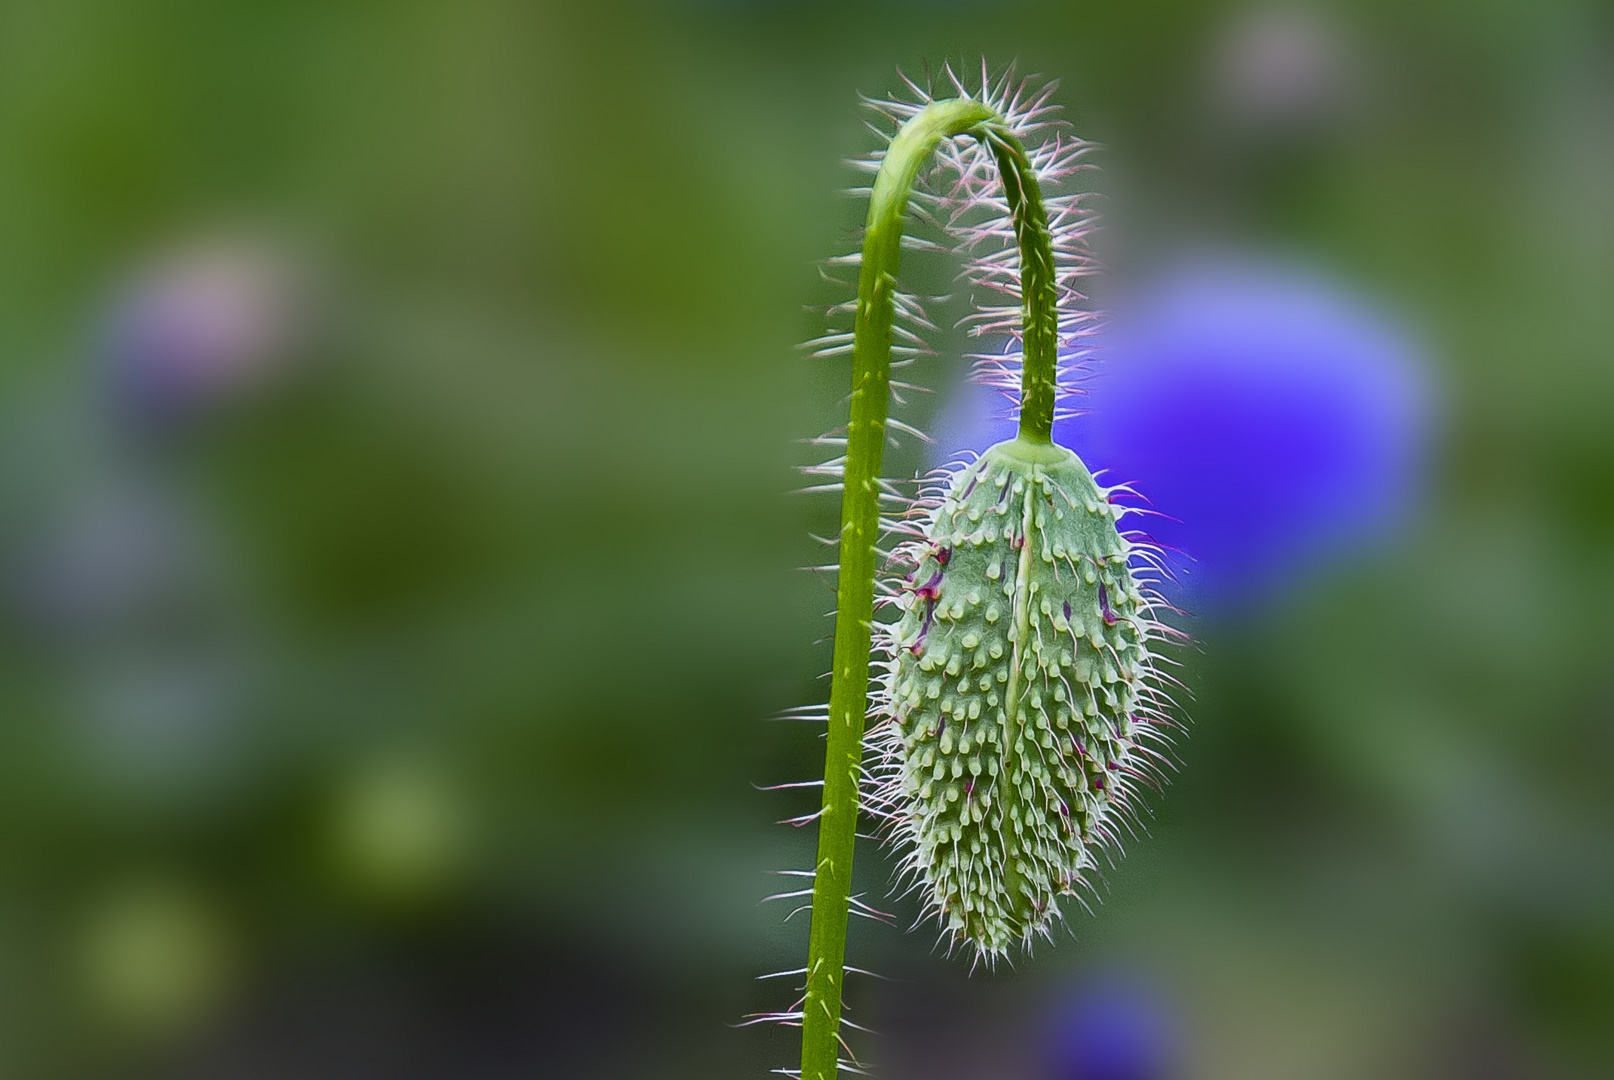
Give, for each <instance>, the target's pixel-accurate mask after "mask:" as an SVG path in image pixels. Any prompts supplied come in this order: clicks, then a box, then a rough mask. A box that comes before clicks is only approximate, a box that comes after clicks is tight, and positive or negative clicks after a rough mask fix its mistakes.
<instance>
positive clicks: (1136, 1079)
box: [1042, 973, 1177, 1080]
mask: <svg viewBox="0 0 1614 1080" xmlns="http://www.w3.org/2000/svg"><path fill="white" fill-rule="evenodd" d="M1175 1026H1176V1025H1175V1022H1174V1018H1173V1016H1172V1011H1171V1009H1170V1007H1169V1005H1168V1004H1167V1002H1166V1001H1165V1000H1164V999H1163V998H1162V996H1161V995H1160V994H1159V993H1158V992H1157V991H1156V990H1155V989H1154V988H1153V987H1151V986H1149V985H1148V984H1147V983H1145V982H1144V981H1143V980H1141V979H1139V978H1137V977H1134V976H1131V975H1127V974H1118V973H1108V974H1102V975H1098V976H1092V977H1089V978H1088V979H1086V980H1084V981H1083V982H1082V983H1081V984H1080V985H1079V986H1077V987H1075V988H1074V989H1073V990H1069V991H1067V992H1065V993H1064V994H1063V995H1061V996H1060V997H1058V998H1056V999H1055V1001H1054V1003H1053V1005H1052V1007H1051V1008H1049V1010H1048V1012H1047V1014H1046V1015H1045V1017H1044V1020H1043V1035H1042V1050H1043V1059H1044V1065H1045V1067H1046V1068H1045V1073H1044V1075H1046V1076H1047V1077H1048V1078H1049V1080H1167V1078H1168V1077H1170V1076H1172V1075H1174V1073H1175V1071H1176V1070H1175V1060H1176V1056H1177V1045H1176V1044H1177V1037H1176V1031H1175Z"/></svg>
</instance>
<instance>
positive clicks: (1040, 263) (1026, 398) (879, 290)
mask: <svg viewBox="0 0 1614 1080" xmlns="http://www.w3.org/2000/svg"><path fill="white" fill-rule="evenodd" d="M959 136H970V137H972V138H976V139H979V140H981V141H982V142H983V143H985V144H986V145H987V146H989V147H990V148H991V150H992V154H993V157H994V159H995V160H996V161H997V165H998V173H999V177H1000V179H1001V181H1002V184H1003V188H1004V192H1005V195H1006V197H1007V201H1008V204H1009V210H1010V213H1011V215H1012V218H1013V222H1014V230H1015V236H1016V240H1017V242H1018V245H1019V252H1020V275H1021V296H1022V297H1023V311H1022V334H1023V345H1024V360H1023V365H1022V369H1021V388H1020V438H1021V439H1022V440H1023V441H1026V442H1031V443H1039V444H1046V443H1049V442H1051V441H1052V431H1053V418H1054V400H1055V396H1056V387H1055V382H1056V371H1057V363H1058V360H1057V357H1058V336H1059V312H1058V289H1057V282H1056V277H1055V264H1054V252H1053V241H1052V237H1051V235H1050V233H1049V228H1048V215H1047V212H1046V210H1045V209H1044V207H1043V203H1042V190H1041V187H1040V185H1039V184H1038V182H1037V177H1036V172H1035V170H1034V169H1033V168H1032V166H1031V162H1030V160H1029V159H1028V158H1027V156H1026V152H1025V149H1024V147H1022V146H1021V145H1020V142H1019V140H1018V139H1016V138H1015V137H1014V135H1013V134H1011V133H1010V131H1009V130H1008V127H1007V125H1006V124H1005V122H1004V120H1003V117H1001V116H1000V115H999V114H998V113H997V112H996V111H995V110H994V109H992V108H990V107H989V106H987V105H984V104H982V103H981V102H978V101H973V100H971V99H969V98H953V99H949V100H946V101H933V102H931V103H930V104H928V105H927V106H925V108H924V109H922V110H921V111H920V112H919V113H918V114H916V115H915V116H913V117H912V118H911V119H909V120H908V121H907V122H906V123H905V124H903V125H902V127H901V129H900V130H899V131H898V132H897V134H896V137H895V138H893V139H892V141H891V145H890V146H889V147H888V148H887V150H886V154H885V157H884V159H883V161H882V162H881V165H880V171H879V173H878V174H877V175H876V177H875V180H874V190H873V193H872V194H871V196H870V199H869V216H868V223H867V229H866V232H865V234H864V239H863V260H862V269H861V271H860V274H859V277H858V289H857V315H856V321H855V323H854V327H853V331H854V337H853V341H854V344H853V349H852V400H851V417H850V423H849V425H848V427H847V433H846V464H845V478H844V479H845V485H844V489H843V492H842V496H841V531H840V544H841V551H840V580H839V582H838V584H837V587H836V611H835V651H834V661H833V669H832V673H831V680H832V681H831V684H830V698H829V732H828V737H827V738H828V745H827V748H826V751H825V759H824V805H823V811H822V814H821V816H820V818H819V825H818V858H817V862H816V864H815V875H814V880H813V907H812V930H811V933H810V935H809V940H808V946H807V985H806V997H805V999H804V1002H803V1006H802V1049H801V1076H802V1078H803V1080H835V1077H836V1075H837V1073H838V1072H839V1069H840V1045H839V1044H840V1025H841V983H842V980H843V978H844V971H845V960H846V924H847V918H848V913H849V910H848V909H849V906H850V898H851V887H852V853H853V848H854V846H855V843H856V839H857V815H858V787H859V778H860V770H861V763H862V756H863V728H864V721H865V719H866V717H867V713H868V705H869V661H870V650H871V647H872V634H873V622H874V578H875V573H876V571H877V570H878V564H877V554H876V550H875V545H876V541H877V540H878V536H879V530H880V506H879V487H880V466H881V460H882V457H883V451H884V448H885V429H886V413H887V409H888V407H889V403H890V396H891V339H892V330H891V326H892V318H893V314H894V312H893V302H892V295H893V292H894V290H895V287H896V274H897V268H898V264H899V262H900V259H901V245H902V230H903V222H904V219H905V218H906V215H907V210H908V196H909V192H910V191H911V190H912V188H913V184H914V180H915V178H916V177H917V176H918V174H919V170H920V169H921V168H922V167H923V166H924V164H925V162H926V161H927V160H928V159H929V157H930V155H931V153H932V152H933V151H934V150H935V149H936V147H937V146H938V145H939V144H940V143H941V141H942V140H943V139H950V138H957V137H959Z"/></svg>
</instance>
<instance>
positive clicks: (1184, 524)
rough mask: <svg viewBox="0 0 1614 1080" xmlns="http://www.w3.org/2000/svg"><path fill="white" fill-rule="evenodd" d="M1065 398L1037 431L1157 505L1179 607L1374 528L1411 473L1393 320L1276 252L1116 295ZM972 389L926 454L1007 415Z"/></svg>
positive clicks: (1233, 589)
mask: <svg viewBox="0 0 1614 1080" xmlns="http://www.w3.org/2000/svg"><path fill="white" fill-rule="evenodd" d="M1098 344H1099V347H1098V352H1099V355H1101V356H1102V357H1103V360H1102V362H1100V363H1098V364H1096V365H1095V366H1094V367H1093V369H1092V374H1091V376H1090V377H1089V378H1088V379H1087V380H1086V384H1085V385H1086V389H1087V396H1086V397H1085V398H1079V399H1077V401H1076V404H1077V405H1078V406H1079V407H1080V408H1081V410H1082V413H1081V415H1078V416H1076V417H1073V418H1071V419H1068V420H1063V421H1061V422H1060V423H1058V424H1056V425H1055V428H1054V438H1055V440H1056V441H1057V442H1059V443H1061V444H1062V445H1065V446H1068V447H1070V448H1072V449H1073V450H1075V451H1076V452H1077V453H1078V454H1080V455H1081V456H1082V458H1083V460H1084V461H1086V462H1087V464H1088V466H1089V467H1090V468H1091V469H1093V471H1094V472H1095V473H1100V474H1101V475H1100V479H1101V480H1102V481H1104V482H1106V483H1110V484H1117V483H1124V484H1127V485H1129V486H1131V487H1132V488H1133V489H1135V490H1136V492H1137V493H1138V494H1139V495H1140V496H1141V497H1142V498H1143V500H1146V502H1145V503H1144V505H1147V506H1148V507H1149V508H1151V509H1152V510H1154V511H1156V512H1157V515H1158V516H1151V517H1148V518H1146V519H1143V525H1142V527H1143V528H1144V530H1145V531H1146V532H1148V533H1149V535H1150V536H1151V537H1152V538H1153V539H1154V540H1155V541H1156V542H1157V543H1159V544H1160V545H1161V546H1163V547H1164V548H1165V549H1166V550H1167V553H1168V556H1169V558H1170V561H1171V563H1172V565H1173V568H1174V570H1175V571H1176V573H1177V575H1178V578H1179V581H1178V582H1176V583H1174V584H1173V585H1171V586H1170V587H1168V588H1167V589H1166V591H1167V592H1168V595H1171V596H1172V598H1173V599H1174V600H1176V601H1178V602H1181V603H1185V604H1187V605H1188V606H1190V607H1201V606H1211V607H1248V606H1251V605H1253V604H1256V603H1258V602H1259V601H1261V600H1263V599H1267V598H1270V597H1271V596H1272V595H1273V594H1274V592H1275V591H1277V590H1281V589H1282V588H1283V587H1285V586H1288V585H1291V584H1293V583H1294V582H1295V581H1296V580H1298V579H1299V578H1300V577H1301V576H1302V575H1303V574H1305V573H1306V572H1308V571H1311V570H1315V569H1317V568H1318V567H1320V566H1322V565H1323V564H1325V563H1326V562H1327V561H1329V560H1330V559H1331V558H1334V557H1337V556H1339V555H1342V554H1344V553H1346V552H1348V551H1350V550H1352V549H1356V548H1359V547H1360V546H1362V545H1363V544H1364V543H1367V542H1370V541H1372V540H1374V539H1378V538H1382V537H1383V536H1385V535H1386V534H1387V533H1388V532H1389V531H1390V530H1392V529H1393V528H1394V527H1395V526H1396V525H1397V524H1398V523H1400V522H1402V521H1403V520H1404V518H1405V515H1406V513H1407V511H1408V510H1409V508H1410V505H1411V502H1412V499H1413V496H1414V495H1415V493H1416V491H1417V488H1418V481H1419V478H1420V474H1421V471H1422V470H1421V461H1422V456H1423V454H1422V451H1423V448H1424V444H1425V441H1426V439H1425V437H1426V431H1427V427H1428V420H1429V401H1428V399H1427V395H1426V393H1425V388H1424V385H1423V380H1422V366H1421V363H1420V357H1419V355H1418V350H1417V348H1416V347H1415V345H1414V344H1413V343H1412V341H1411V340H1410V339H1409V337H1408V335H1407V334H1406V333H1405V332H1404V331H1403V330H1402V329H1401V328H1399V327H1398V326H1397V325H1396V323H1395V322H1394V320H1392V319H1391V318H1389V317H1388V316H1386V315H1385V314H1384V313H1383V312H1381V311H1379V310H1378V309H1377V308H1375V307H1374V306H1373V305H1371V304H1370V303H1368V302H1367V301H1365V300H1363V299H1361V298H1359V297H1357V296H1354V295H1352V294H1351V293H1349V292H1347V291H1345V290H1343V289H1341V288H1340V287H1339V286H1337V285H1335V284H1333V283H1332V282H1330V281H1328V280H1327V279H1325V278H1322V277H1319V276H1316V275H1313V274H1310V273H1305V272H1300V271H1297V270H1295V269H1294V268H1292V267H1289V266H1286V265H1282V264H1277V265H1274V264H1269V263H1255V262H1226V261H1222V262H1199V263H1194V264H1190V265H1185V266H1182V267H1180V268H1178V269H1177V270H1176V271H1174V272H1173V273H1171V274H1169V275H1167V276H1166V277H1164V278H1163V279H1161V280H1159V281H1158V282H1156V283H1155V284H1154V286H1153V287H1151V288H1149V289H1148V290H1146V291H1145V292H1143V293H1142V294H1140V295H1138V296H1137V297H1135V298H1134V302H1132V303H1129V304H1123V305H1122V306H1121V307H1120V309H1119V310H1118V312H1117V315H1116V317H1115V320H1114V322H1113V323H1112V324H1111V326H1110V327H1109V329H1108V330H1107V331H1106V334H1105V336H1104V338H1103V340H1102V341H1101V342H1099V343H1098ZM1001 411H1002V410H1000V409H998V408H997V403H996V402H995V401H994V400H992V396H991V394H990V393H988V392H985V391H978V392H975V393H973V394H972V395H967V396H966V398H965V399H963V400H960V401H958V402H955V403H954V405H953V407H952V408H951V409H950V410H949V412H948V414H947V415H946V416H944V418H943V420H942V423H941V425H940V426H941V429H942V435H941V437H940V439H939V440H938V447H939V449H940V450H941V452H942V453H944V454H946V453H952V452H957V451H958V450H960V449H963V448H965V447H968V448H971V449H982V448H984V447H985V446H986V445H988V444H990V443H991V442H993V441H995V440H997V439H1000V438H1007V437H1009V436H1010V435H1011V434H1012V433H1013V430H1014V428H1013V424H1012V423H1010V422H1009V421H1008V420H1006V419H1004V418H1002V416H1001V415H999V416H997V417H995V418H994V417H993V415H992V414H993V413H995V412H996V413H1000V414H1001Z"/></svg>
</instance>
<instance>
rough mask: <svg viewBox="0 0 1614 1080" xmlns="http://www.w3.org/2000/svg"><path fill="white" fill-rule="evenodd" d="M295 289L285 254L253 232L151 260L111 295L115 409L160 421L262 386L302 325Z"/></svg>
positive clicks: (104, 339) (109, 362) (105, 338)
mask: <svg viewBox="0 0 1614 1080" xmlns="http://www.w3.org/2000/svg"><path fill="white" fill-rule="evenodd" d="M297 293H298V287H297V283H296V280H295V275H294V274H293V272H292V270H291V267H290V264H289V263H288V262H287V260H286V259H285V258H283V257H282V256H281V255H280V254H279V253H278V252H276V251H275V250H273V249H272V248H271V247H270V246H267V245H263V244H258V243H254V242H251V241H243V240H210V241H206V242H203V243H198V244H192V245H190V246H187V247H183V248H180V249H177V250H175V251H172V252H170V253H167V254H165V255H163V256H161V257H159V258H157V259H155V260H153V261H152V262H150V263H148V264H147V265H146V266H145V267H143V268H141V269H140V270H139V271H138V272H136V273H135V274H134V275H133V277H132V278H131V279H130V280H129V281H128V282H126V283H125V285H124V287H123V288H122V289H121V290H120V291H119V293H118V294H117V295H116V296H115V297H114V300H113V303H112V306H111V309H110V311H109V312H108V314H107V317H106V320H105V322H104V324H103V329H102V335H101V340H100V352H101V358H102V361H103V364H104V366H105V369H106V372H107V377H108V380H109V383H110V387H109V389H110V392H111V397H112V402H113V406H114V409H115V411H116V413H117V414H118V415H119V416H121V417H122V418H123V419H125V420H126V421H129V422H133V423H135V424H136V425H140V426H149V425H158V426H163V425H168V424H173V423H177V422H182V421H186V420H190V419H193V418H195V417H197V416H199V415H202V414H205V413H207V412H210V411H212V410H214V409H217V408H219V407H221V406H223V405H225V404H227V403H229V402H232V401H235V400H238V399H240V398H241V397H243V396H245V395H247V394H248V393H250V392H251V391H252V390H254V389H255V388H257V387H259V386H261V385H262V384H263V383H264V382H265V381H267V380H268V379H269V378H270V377H271V376H272V375H273V374H275V372H276V369H277V368H278V367H280V366H281V365H282V364H283V362H284V361H285V360H286V359H287V357H288V355H289V352H290V346H291V345H292V343H293V340H294V339H295V338H296V337H297V336H298V333H299V331H300V329H301V327H300V321H301V318H300V317H301V314H302V313H301V311H300V310H299V309H300V298H299V297H298V295H297Z"/></svg>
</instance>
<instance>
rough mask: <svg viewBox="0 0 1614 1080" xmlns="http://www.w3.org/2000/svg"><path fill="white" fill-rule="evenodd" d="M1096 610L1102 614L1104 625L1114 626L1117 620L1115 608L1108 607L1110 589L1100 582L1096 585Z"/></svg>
mask: <svg viewBox="0 0 1614 1080" xmlns="http://www.w3.org/2000/svg"><path fill="white" fill-rule="evenodd" d="M1098 610H1099V612H1100V613H1101V614H1102V615H1103V616H1104V625H1105V626H1114V625H1115V624H1116V622H1118V621H1119V619H1118V617H1117V616H1116V614H1115V610H1114V609H1113V608H1111V607H1110V590H1109V589H1107V588H1105V587H1104V583H1103V582H1100V583H1099V586H1098Z"/></svg>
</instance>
